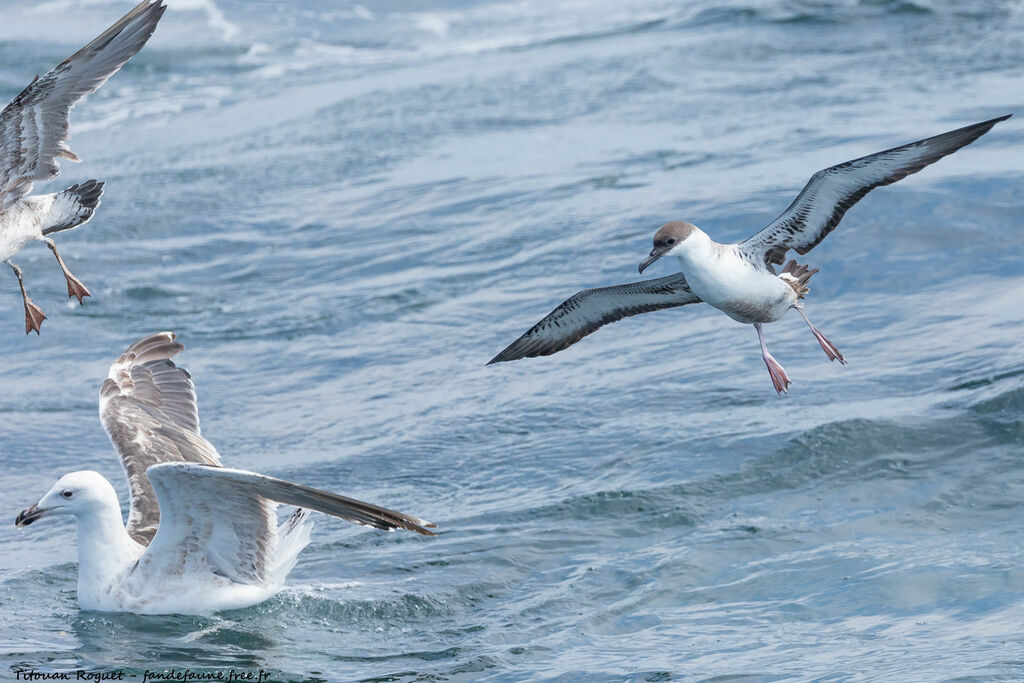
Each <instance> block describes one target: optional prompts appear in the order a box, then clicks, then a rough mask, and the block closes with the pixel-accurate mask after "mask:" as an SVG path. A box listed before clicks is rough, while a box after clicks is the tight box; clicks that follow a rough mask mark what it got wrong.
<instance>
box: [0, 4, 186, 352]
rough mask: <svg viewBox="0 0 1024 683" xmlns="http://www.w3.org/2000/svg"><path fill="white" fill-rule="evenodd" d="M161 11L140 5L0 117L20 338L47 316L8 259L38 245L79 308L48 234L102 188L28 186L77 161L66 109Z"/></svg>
mask: <svg viewBox="0 0 1024 683" xmlns="http://www.w3.org/2000/svg"><path fill="white" fill-rule="evenodd" d="M165 9H167V8H166V6H165V5H163V4H162V0H156V2H150V0H143V2H141V3H140V4H139V5H137V6H136V7H135V9H133V10H132V11H131V12H129V13H128V14H126V15H124V17H122V18H121V20H120V21H118V22H117V23H116V24H114V25H113V26H111V27H110V28H108V29H107V30H106V31H104V32H103V33H101V34H100V35H99V36H98V37H97V38H96V39H95V40H93V41H92V42H91V43H89V44H88V45H86V46H85V47H83V48H82V49H81V50H79V51H78V52H76V53H75V54H73V55H71V56H70V57H68V58H67V59H65V60H64V61H63V62H61V63H60V64H58V65H57V66H55V67H54V68H53V69H52V70H50V72H49V73H47V74H46V75H45V76H43V77H42V78H40V77H39V76H36V77H35V78H34V79H33V80H32V82H31V83H29V85H28V87H27V88H25V89H24V90H22V91H21V93H20V94H19V95H18V96H17V97H15V98H14V100H13V101H12V102H11V103H10V104H9V105H7V107H5V108H4V110H3V112H2V113H0V261H3V262H4V263H6V264H7V265H9V266H10V267H11V268H13V269H14V274H15V276H16V277H17V278H18V285H19V286H20V287H21V298H22V302H23V303H24V305H25V334H28V333H29V332H31V331H33V330H35V332H36V334H38V333H39V330H40V326H41V325H42V324H43V320H45V319H46V316H45V315H44V314H43V311H42V309H41V308H39V307H38V306H36V305H35V303H33V302H32V299H30V298H29V296H28V293H27V292H26V291H25V282H24V280H23V279H22V274H21V268H19V267H18V266H16V265H15V264H14V263H13V262H12V261H11V259H12V258H14V256H15V255H16V254H17V253H18V252H20V251H21V250H22V249H24V248H25V247H26V246H27V245H28V243H29V242H32V241H33V240H38V241H40V242H45V243H46V245H47V246H48V247H49V248H50V250H51V251H52V252H53V255H54V256H56V257H57V263H58V264H60V268H61V270H62V271H64V278H65V279H66V280H67V284H68V296H69V297H71V296H73V297H77V298H78V303H82V299H83V298H84V297H87V296H90V294H89V290H88V288H87V287H86V286H85V285H83V284H82V282H81V281H80V280H79V279H78V278H76V277H75V276H74V275H72V274H71V271H70V270H68V267H67V266H66V265H65V264H64V259H62V258H61V256H60V253H58V251H57V245H56V244H55V243H54V241H53V239H52V238H51V237H48V235H52V234H53V233H55V232H60V231H61V230H68V229H70V228H74V227H77V226H79V225H82V224H83V223H86V222H87V221H88V220H89V219H90V218H92V215H93V212H95V211H96V207H97V206H99V204H100V195H102V194H103V183H101V182H99V181H97V180H87V181H85V182H84V183H78V184H75V185H72V186H71V187H69V188H67V189H65V190H62V191H60V192H57V193H56V194H41V195H29V192H31V191H32V186H33V184H34V183H36V182H46V181H49V180H53V179H54V178H56V177H57V176H58V175H59V174H60V167H59V166H58V164H57V160H58V159H67V160H69V161H81V159H79V158H78V156H76V155H75V153H74V152H72V151H71V150H70V149H68V146H67V141H68V140H69V139H71V136H70V135H69V134H68V128H69V126H70V115H71V108H72V107H74V106H75V103H77V102H78V101H79V100H80V99H82V98H83V97H85V96H86V95H88V94H89V93H91V92H94V91H95V90H96V89H97V88H99V87H100V86H101V85H103V84H104V83H105V82H106V81H107V79H108V78H110V77H111V76H112V75H114V74H115V73H116V72H117V70H118V69H120V68H121V66H122V65H123V64H124V63H125V62H127V61H128V60H129V59H131V58H132V57H133V56H134V55H135V53H137V52H138V51H139V50H141V49H142V46H143V45H145V44H146V41H147V40H149V37H150V36H151V35H153V31H154V30H155V29H156V24H157V22H158V21H160V17H161V16H163V13H164V10H165Z"/></svg>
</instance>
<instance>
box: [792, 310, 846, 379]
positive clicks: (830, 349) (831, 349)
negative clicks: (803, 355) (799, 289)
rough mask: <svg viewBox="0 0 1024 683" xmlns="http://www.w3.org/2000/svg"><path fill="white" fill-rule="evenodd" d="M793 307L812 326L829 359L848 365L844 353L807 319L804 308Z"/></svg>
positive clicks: (812, 330) (808, 325) (815, 336)
mask: <svg viewBox="0 0 1024 683" xmlns="http://www.w3.org/2000/svg"><path fill="white" fill-rule="evenodd" d="M793 308H795V309H796V312H797V313H799V314H800V317H801V318H803V319H804V322H805V323H807V327H809V328H811V332H812V333H813V334H814V338H815V339H817V340H818V343H819V344H821V350H822V351H824V352H825V355H826V356H828V359H829V360H837V361H839V363H840V364H842V365H846V359H845V358H843V354H841V353H839V349H837V348H836V346H835V344H833V343H832V342H830V341H829V340H828V338H827V337H825V335H823V334H822V333H821V332H819V331H818V328H817V327H815V326H814V325H812V324H811V321H810V320H808V319H807V315H806V314H805V313H804V311H803V309H802V308H800V307H799V306H793Z"/></svg>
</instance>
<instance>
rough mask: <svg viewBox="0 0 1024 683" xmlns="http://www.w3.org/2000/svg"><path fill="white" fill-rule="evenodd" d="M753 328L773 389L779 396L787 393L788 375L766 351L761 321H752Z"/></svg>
mask: <svg viewBox="0 0 1024 683" xmlns="http://www.w3.org/2000/svg"><path fill="white" fill-rule="evenodd" d="M754 329H755V330H757V339H758V341H760V342H761V358H763V359H764V364H765V365H767V366H768V374H769V375H771V376H772V384H773V385H775V391H776V392H778V394H779V396H781V395H782V394H785V393H788V391H787V390H788V389H789V385H790V381H789V375H787V374H786V371H785V370H783V369H782V366H781V365H779V361H777V360H775V359H774V358H772V354H770V353H768V347H767V346H765V344H764V330H762V329H761V323H754Z"/></svg>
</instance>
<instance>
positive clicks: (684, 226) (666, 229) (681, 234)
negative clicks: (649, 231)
mask: <svg viewBox="0 0 1024 683" xmlns="http://www.w3.org/2000/svg"><path fill="white" fill-rule="evenodd" d="M699 232H700V229H699V228H698V227H697V226H696V225H694V224H693V223H687V222H686V221H672V222H671V223H666V224H665V225H663V226H661V227H660V228H658V232H656V233H654V248H653V249H651V255H650V256H648V257H647V258H645V259H644V260H643V261H642V262H641V263H640V272H641V273H643V272H644V270H645V269H646V268H647V266H649V265H651V264H652V263H654V262H655V261H657V260H658V259H660V258H661V257H662V256H664V255H666V254H670V253H672V252H673V251H675V250H677V249H680V248H681V247H682V245H683V243H684V242H686V239H687V238H688V237H690V236H692V235H694V234H695V233H699Z"/></svg>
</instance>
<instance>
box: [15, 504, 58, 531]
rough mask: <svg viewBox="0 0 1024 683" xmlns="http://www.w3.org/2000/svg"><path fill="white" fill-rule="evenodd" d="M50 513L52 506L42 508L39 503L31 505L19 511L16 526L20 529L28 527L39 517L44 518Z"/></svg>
mask: <svg viewBox="0 0 1024 683" xmlns="http://www.w3.org/2000/svg"><path fill="white" fill-rule="evenodd" d="M49 513H50V508H41V507H39V504H38V503H37V504H35V505H31V506H29V507H27V508H25V509H24V510H22V511H21V512H19V513H18V517H17V519H15V520H14V526H16V527H18V528H19V529H20V528H22V527H26V526H28V525H29V524H31V523H32V522H34V521H36V520H37V519H42V518H43V517H45V516H46V515H48V514H49Z"/></svg>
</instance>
